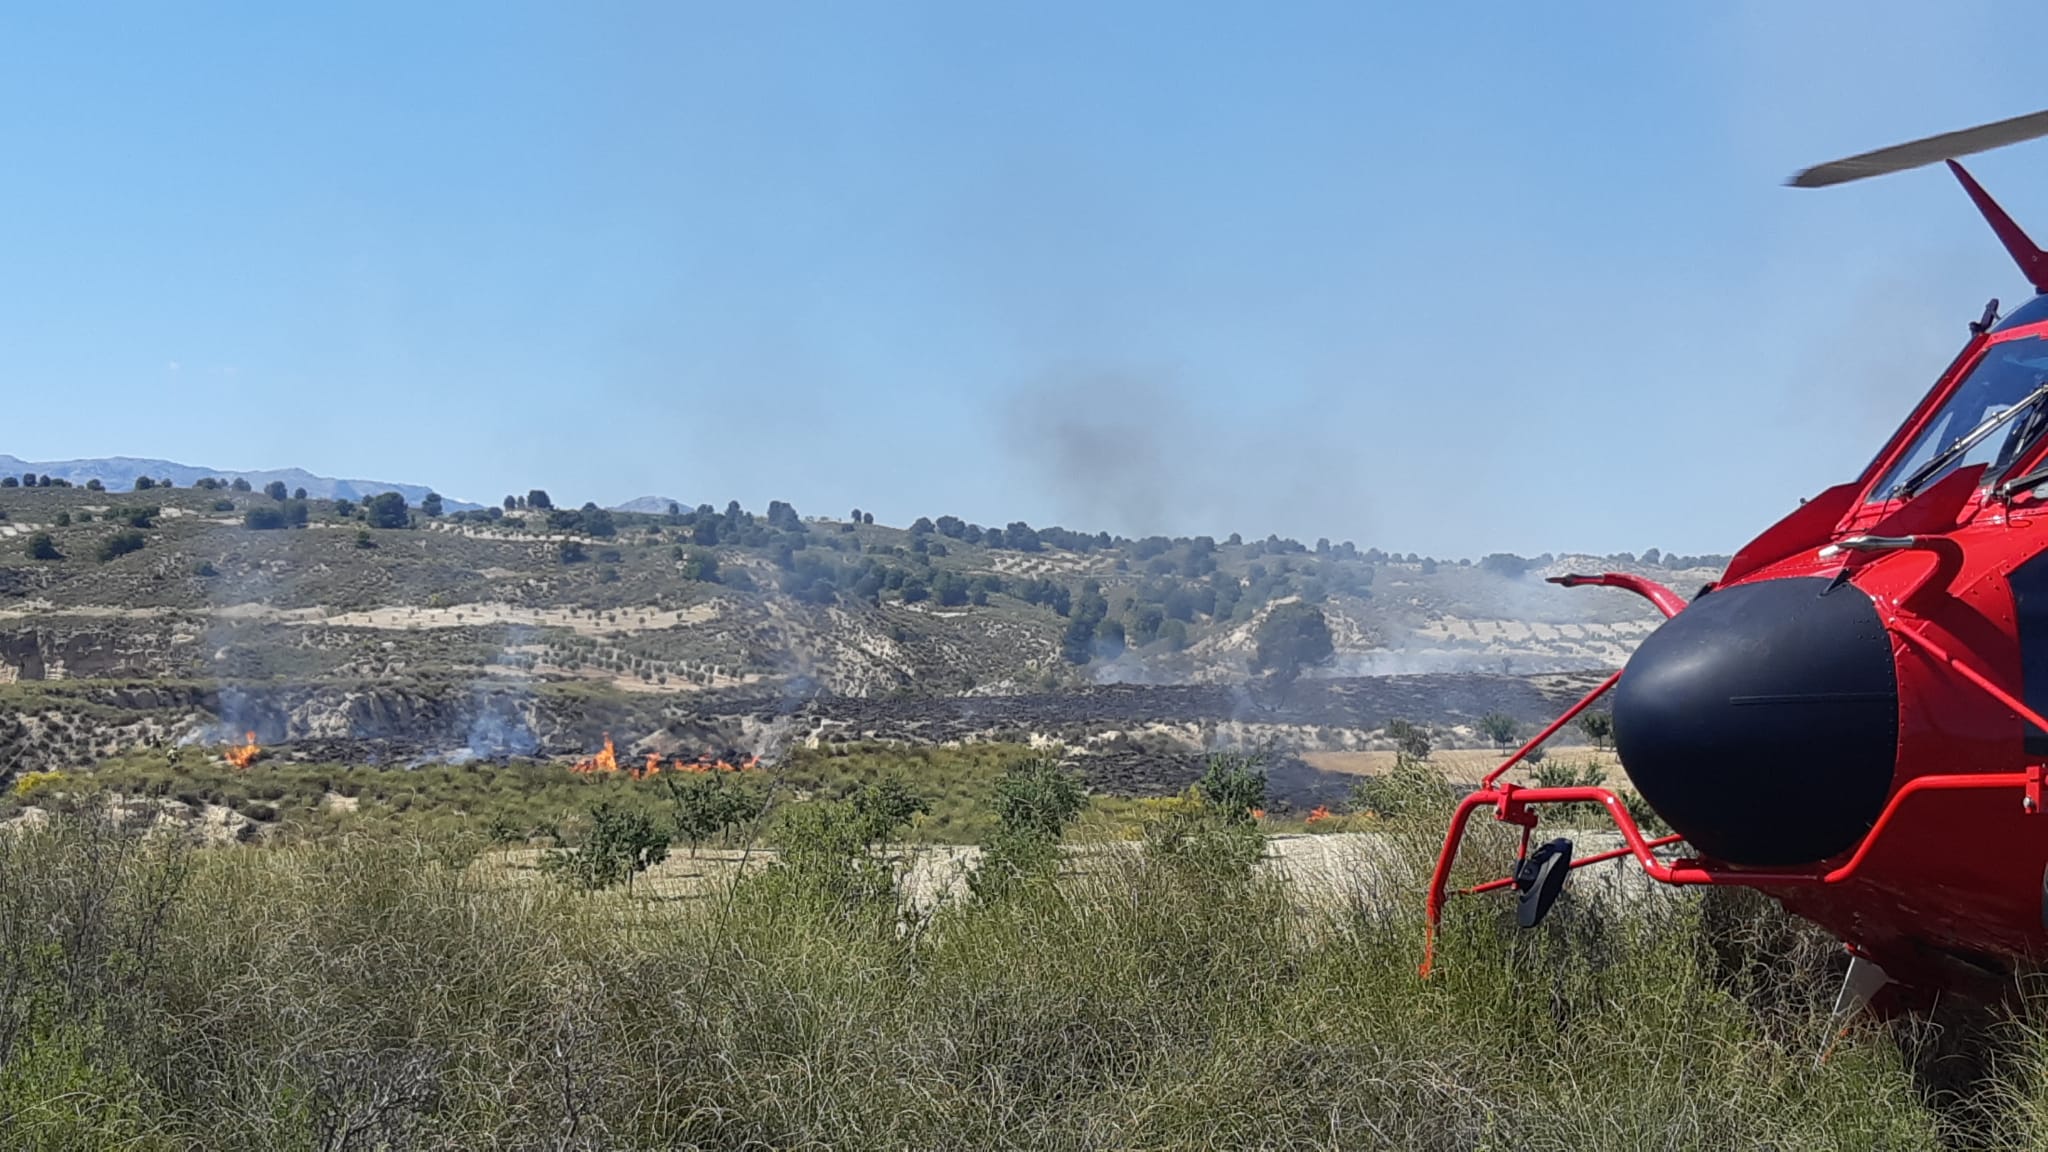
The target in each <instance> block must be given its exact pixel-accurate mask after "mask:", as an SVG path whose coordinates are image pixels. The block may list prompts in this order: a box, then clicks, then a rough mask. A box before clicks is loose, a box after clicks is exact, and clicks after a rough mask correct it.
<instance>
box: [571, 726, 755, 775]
mask: <svg viewBox="0 0 2048 1152" xmlns="http://www.w3.org/2000/svg"><path fill="white" fill-rule="evenodd" d="M760 766H761V758H760V757H758V756H747V757H744V758H742V757H740V756H738V754H737V753H733V754H729V755H724V756H713V755H712V754H711V753H709V752H701V753H699V754H697V755H696V756H695V757H684V756H678V757H676V758H675V759H674V760H672V761H669V762H667V763H664V762H663V761H662V758H661V754H660V753H659V752H649V753H648V754H647V762H646V763H645V764H642V765H636V766H634V767H631V768H626V769H621V768H620V766H619V754H618V748H617V747H616V746H615V745H614V744H613V743H612V734H611V733H609V732H607V733H605V734H604V750H603V751H601V752H599V753H597V754H596V755H594V756H586V757H584V758H583V759H581V760H578V761H577V762H576V763H575V764H573V765H570V767H569V771H571V772H574V773H576V774H578V775H580V776H610V775H613V774H615V773H617V772H620V771H622V770H623V771H624V772H625V773H626V775H628V776H630V777H632V778H633V779H635V780H645V779H647V778H649V777H651V776H659V775H661V774H662V773H663V772H752V771H754V770H755V769H757V768H759V767H760Z"/></svg>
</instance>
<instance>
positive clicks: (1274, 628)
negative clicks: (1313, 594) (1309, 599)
mask: <svg viewBox="0 0 2048 1152" xmlns="http://www.w3.org/2000/svg"><path fill="white" fill-rule="evenodd" d="M1254 643H1255V645H1256V646H1255V648H1254V650H1253V655H1252V671H1254V672H1270V673H1272V674H1273V676H1274V677H1275V678H1276V679H1279V680H1292V679H1294V677H1296V676H1298V675H1300V674H1301V671H1302V669H1304V668H1309V667H1313V666H1315V665H1317V664H1321V663H1323V662H1324V661H1326V660H1328V659H1329V658H1330V657H1331V655H1332V654H1333V653H1334V652H1335V651H1336V647H1335V645H1334V644H1333V643H1332V642H1331V640H1330V622H1329V621H1328V620H1327V619H1325V618H1324V617H1323V610H1322V609H1321V608H1318V607H1316V606H1315V605H1313V604H1304V603H1302V602H1300V601H1298V600H1297V601H1290V602H1288V603H1286V604H1281V605H1279V606H1277V607H1275V608H1274V609H1273V610H1272V611H1271V612H1268V613H1266V618H1265V619H1264V620H1262V621H1260V622H1259V629H1258V632H1257V633H1256V635H1255V636H1254Z"/></svg>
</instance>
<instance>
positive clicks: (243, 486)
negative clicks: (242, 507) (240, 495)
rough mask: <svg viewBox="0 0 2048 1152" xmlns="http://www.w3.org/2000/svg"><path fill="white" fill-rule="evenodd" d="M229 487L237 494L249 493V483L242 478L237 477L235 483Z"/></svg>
mask: <svg viewBox="0 0 2048 1152" xmlns="http://www.w3.org/2000/svg"><path fill="white" fill-rule="evenodd" d="M228 487H230V488H232V489H234V490H235V491H237V492H247V491H249V482H248V481H247V480H245V479H243V478H242V477H240V476H237V477H235V479H234V482H233V483H231V484H229V485H228Z"/></svg>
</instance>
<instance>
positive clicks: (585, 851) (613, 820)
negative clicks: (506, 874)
mask: <svg viewBox="0 0 2048 1152" xmlns="http://www.w3.org/2000/svg"><path fill="white" fill-rule="evenodd" d="M666 859H668V834H667V833H666V832H664V831H662V830H661V829H660V828H659V827H657V826H656V825H655V823H654V820H653V818H652V817H650V816H648V815H647V814H646V813H645V812H633V811H625V810H621V809H618V808H614V807H613V806H612V804H611V802H610V801H605V802H604V803H602V804H599V805H597V806H596V807H595V808H592V809H591V810H590V834H589V835H588V836H586V837H585V838H584V841H583V843H582V844H581V845H579V846H577V847H575V848H555V849H551V850H550V851H549V852H548V853H547V855H545V856H543V857H542V858H541V870H542V871H544V872H546V873H547V874H549V875H551V876H553V877H555V878H556V879H558V880H560V881H562V882H563V883H565V884H567V885H569V886H570V887H572V888H580V889H582V890H584V891H586V892H593V891H596V890H598V889H601V888H610V887H611V886H613V885H614V884H617V883H619V882H620V881H622V880H623V881H624V882H625V884H626V890H627V891H629V892H630V891H631V890H632V887H633V877H635V876H637V875H639V874H640V873H642V872H645V871H646V870H647V869H648V868H650V867H653V866H654V865H656V864H659V863H661V862H662V861H663V860H666Z"/></svg>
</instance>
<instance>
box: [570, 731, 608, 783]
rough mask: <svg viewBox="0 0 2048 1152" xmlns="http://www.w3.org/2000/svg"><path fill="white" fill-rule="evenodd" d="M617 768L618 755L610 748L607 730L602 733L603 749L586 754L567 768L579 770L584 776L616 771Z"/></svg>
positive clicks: (574, 770) (572, 770) (573, 770)
mask: <svg viewBox="0 0 2048 1152" xmlns="http://www.w3.org/2000/svg"><path fill="white" fill-rule="evenodd" d="M618 770H619V756H618V753H617V752H615V751H614V750H613V749H612V734H611V733H609V732H607V733H605V734H604V751H602V752H599V753H598V754H597V755H595V756H587V757H585V758H583V759H581V760H578V761H577V762H576V765H575V767H573V768H571V769H569V771H571V772H580V773H582V774H583V775H585V776H589V775H592V774H594V773H598V772H604V773H611V772H617V771H618Z"/></svg>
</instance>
